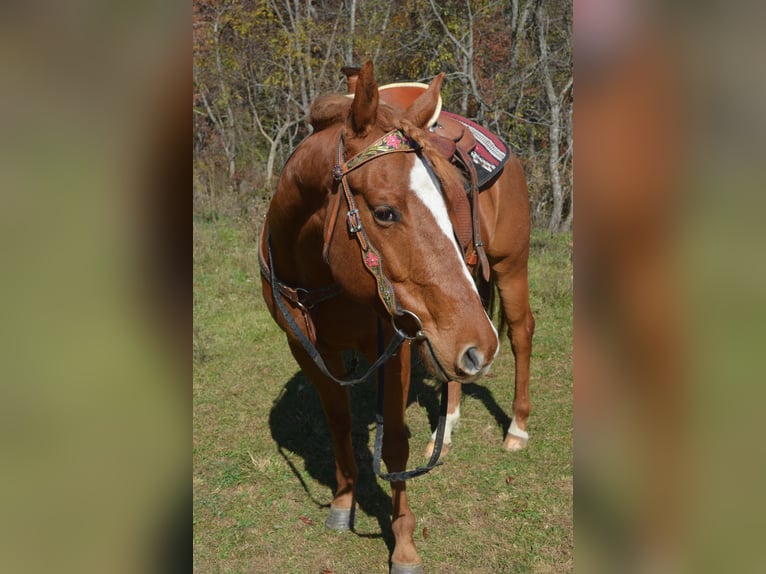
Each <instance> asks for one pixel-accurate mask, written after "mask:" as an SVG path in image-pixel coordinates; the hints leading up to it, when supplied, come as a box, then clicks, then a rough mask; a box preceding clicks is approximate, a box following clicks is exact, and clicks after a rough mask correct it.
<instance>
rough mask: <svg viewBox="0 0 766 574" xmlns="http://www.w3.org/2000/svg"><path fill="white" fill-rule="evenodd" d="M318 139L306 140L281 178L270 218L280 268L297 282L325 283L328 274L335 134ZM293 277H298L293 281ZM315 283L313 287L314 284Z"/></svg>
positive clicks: (317, 137) (287, 277)
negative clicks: (325, 253) (325, 255)
mask: <svg viewBox="0 0 766 574" xmlns="http://www.w3.org/2000/svg"><path fill="white" fill-rule="evenodd" d="M334 133H335V136H334V138H335V139H334V140H333V136H332V134H330V133H328V134H325V133H322V132H320V133H318V134H315V135H314V136H312V137H310V138H308V139H307V140H305V141H304V142H303V143H302V144H301V145H300V146H299V148H298V149H296V151H295V153H294V154H293V155H292V157H291V158H290V160H289V161H288V164H287V165H286V166H285V169H284V170H283V172H282V176H281V177H280V180H279V183H278V187H277V193H276V194H275V195H274V199H273V200H272V206H271V209H270V213H269V226H270V228H271V236H272V245H273V248H274V251H278V252H279V255H277V253H275V254H274V257H275V259H276V260H277V264H278V267H280V268H284V269H286V270H287V271H285V273H286V274H287V275H288V276H286V277H284V279H285V280H288V279H293V280H295V281H298V282H300V283H305V282H306V281H307V277H311V278H312V279H313V278H318V279H319V281H318V282H319V283H323V282H326V280H327V279H326V277H325V276H328V277H329V269H327V267H326V265H325V264H324V262H323V260H322V243H323V230H324V219H325V212H326V206H327V196H328V194H329V193H331V190H332V183H333V178H332V167H333V165H334V154H335V146H334V143H332V142H333V141H337V133H338V132H337V131H335V132H334ZM289 275H294V276H293V277H289ZM312 282H313V281H312Z"/></svg>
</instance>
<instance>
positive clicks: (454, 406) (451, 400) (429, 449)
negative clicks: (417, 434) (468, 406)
mask: <svg viewBox="0 0 766 574" xmlns="http://www.w3.org/2000/svg"><path fill="white" fill-rule="evenodd" d="M446 384H447V385H449V387H448V389H447V393H448V395H447V421H446V423H445V425H444V445H443V446H442V452H441V455H442V456H444V455H445V454H447V453H448V452H449V449H450V445H451V444H452V431H453V430H454V429H456V428H458V426H460V396H461V393H462V386H461V385H460V383H456V382H455V381H450V382H449V383H446ZM435 446H436V430H434V432H433V434H432V435H431V440H429V441H428V444H427V445H426V450H425V455H426V457H427V458H429V457H430V456H431V455H432V454H433V452H434V447H435Z"/></svg>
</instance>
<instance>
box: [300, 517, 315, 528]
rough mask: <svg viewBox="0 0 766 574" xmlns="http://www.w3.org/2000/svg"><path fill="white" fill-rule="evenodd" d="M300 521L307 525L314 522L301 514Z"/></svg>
mask: <svg viewBox="0 0 766 574" xmlns="http://www.w3.org/2000/svg"><path fill="white" fill-rule="evenodd" d="M301 522H303V524H308V525H309V526H311V525H312V524H314V521H313V520H311V519H310V518H309V517H308V516H301Z"/></svg>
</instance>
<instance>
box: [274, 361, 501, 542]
mask: <svg viewBox="0 0 766 574" xmlns="http://www.w3.org/2000/svg"><path fill="white" fill-rule="evenodd" d="M427 379H429V376H428V374H427V373H426V371H425V369H424V367H423V366H422V364H420V362H419V361H417V360H416V361H414V364H413V368H412V381H411V384H410V393H409V397H408V406H409V405H411V404H412V403H418V404H419V405H421V406H422V407H423V408H425V409H426V411H427V413H428V419H429V424H430V426H431V429H432V430H433V429H435V428H436V424H437V422H438V418H439V400H440V395H441V389H440V388H439V387H437V386H435V385H434V384H433V383H430V382H426V380H427ZM463 393H464V394H465V395H467V396H470V397H473V398H475V399H478V400H480V401H481V402H482V403H483V404H484V406H485V408H486V409H487V410H488V412H489V413H490V414H492V416H493V417H494V418H495V420H496V421H497V423H498V426H499V427H500V429H501V433H503V432H504V429H507V428H508V426H509V425H510V423H511V419H510V417H509V416H508V414H507V413H506V412H505V411H504V410H503V409H502V408H501V407H500V406H499V405H498V404H497V402H496V401H495V399H494V396H493V394H492V392H491V391H490V390H489V389H487V388H486V387H484V386H482V385H479V384H469V385H463ZM350 394H351V409H352V429H351V435H352V443H353V445H354V453H355V456H356V462H357V466H358V468H359V480H358V482H357V486H356V499H357V503H358V504H359V509H360V511H361V512H364V513H365V514H366V515H367V516H371V517H374V518H375V519H376V520H377V522H378V525H379V528H380V532H379V533H362V532H358V531H354V533H355V534H356V535H357V536H360V537H364V538H382V539H383V540H384V541H385V543H386V545H387V546H388V549H389V552H393V549H394V543H395V540H394V534H393V531H392V529H391V494H390V490H389V489H384V488H382V487H381V486H380V483H379V482H378V480H377V479H376V477H375V474H374V472H373V470H372V454H371V452H370V447H369V446H368V445H371V444H372V443H373V441H374V438H373V437H374V433H375V408H376V397H375V384H374V383H373V382H372V381H368V382H367V383H363V384H361V385H357V386H354V387H351V389H350ZM269 427H270V428H271V436H272V438H273V439H274V441H275V442H276V444H277V449H278V451H279V453H280V454H281V455H282V457H283V459H284V461H285V464H286V465H287V466H288V467H289V468H290V470H291V472H292V473H293V474H294V475H295V478H296V481H297V482H298V483H299V484H300V485H301V487H302V488H303V490H304V491H305V492H306V495H307V496H308V497H309V499H310V500H311V501H312V502H313V503H314V504H315V505H316V506H317V507H318V508H328V507H329V502H322V501H323V500H329V499H330V498H331V493H332V492H334V490H335V488H336V486H337V485H336V481H335V458H334V455H333V450H332V439H331V436H330V431H329V428H328V426H327V422H326V420H325V416H324V411H323V410H322V405H321V402H320V399H319V394H318V393H317V392H316V390H315V389H314V386H313V385H312V384H311V383H310V382H309V381H308V380H307V379H306V378H304V376H303V374H302V373H301V372H300V371H299V372H297V373H295V375H293V376H292V378H290V380H289V381H287V383H285V385H284V387H283V388H282V390H281V391H280V393H279V395H278V396H277V398H276V399H275V401H274V405H273V407H272V409H271V413H270V415H269ZM427 438H428V437H422V439H423V440H422V443H423V444H420V442H421V441H413V442H411V444H410V461H411V462H410V465H409V466H410V467H413V466H415V465H414V464H413V462H414V461H416V460H418V458H419V454H420V453H419V449H420V448H422V447H423V445H424V444H425V441H426V440H427ZM286 451H289V452H291V453H294V454H296V455H298V456H299V457H300V458H302V459H303V463H304V469H305V472H307V473H308V474H309V475H310V476H311V477H312V479H314V480H315V481H316V482H318V483H319V484H321V485H323V486H325V487H327V489H328V491H327V492H322V493H318V492H316V488H312V486H311V485H310V484H308V483H307V482H306V480H304V477H303V474H302V471H301V469H299V468H296V466H295V464H294V463H293V462H292V460H291V458H290V457H289V456H288V455H287V452H286ZM419 480H428V478H427V477H423V478H420V479H419ZM328 495H329V496H328Z"/></svg>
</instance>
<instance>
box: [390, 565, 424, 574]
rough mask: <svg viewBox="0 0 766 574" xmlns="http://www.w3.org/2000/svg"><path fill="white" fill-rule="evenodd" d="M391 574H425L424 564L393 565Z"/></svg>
mask: <svg viewBox="0 0 766 574" xmlns="http://www.w3.org/2000/svg"><path fill="white" fill-rule="evenodd" d="M391 574H425V572H424V571H423V565H422V564H391Z"/></svg>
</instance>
